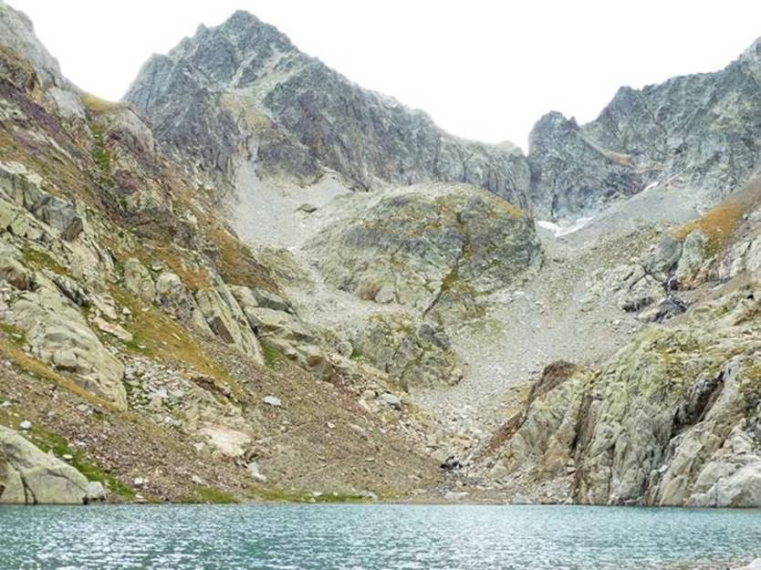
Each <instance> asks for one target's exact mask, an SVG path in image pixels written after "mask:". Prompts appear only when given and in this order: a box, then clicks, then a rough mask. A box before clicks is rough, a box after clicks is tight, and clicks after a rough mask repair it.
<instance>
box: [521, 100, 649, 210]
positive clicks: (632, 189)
mask: <svg viewBox="0 0 761 570" xmlns="http://www.w3.org/2000/svg"><path fill="white" fill-rule="evenodd" d="M529 144H530V155H529V161H530V165H531V188H530V200H531V203H532V205H533V208H534V212H535V214H536V215H539V216H542V217H545V218H558V217H566V216H573V215H579V214H583V213H585V212H590V211H594V210H596V209H599V208H600V207H601V206H603V205H604V204H605V203H606V202H608V201H610V200H612V199H614V198H619V197H628V196H631V195H632V194H635V193H637V192H639V191H640V190H642V188H643V177H642V175H641V174H640V173H639V172H637V171H636V170H635V169H634V168H632V157H631V156H629V155H625V154H620V153H615V152H611V151H608V150H605V149H603V148H601V147H600V146H599V145H598V144H596V143H595V142H594V141H593V140H591V138H590V137H588V136H587V135H586V134H585V132H584V131H583V129H582V128H580V127H579V125H578V124H576V121H575V120H574V119H567V118H565V117H564V116H563V115H561V114H560V113H557V112H552V113H548V114H547V115H545V116H544V117H542V118H541V119H540V120H539V122H537V124H536V125H535V126H534V128H533V130H532V131H531V136H530V138H529Z"/></svg>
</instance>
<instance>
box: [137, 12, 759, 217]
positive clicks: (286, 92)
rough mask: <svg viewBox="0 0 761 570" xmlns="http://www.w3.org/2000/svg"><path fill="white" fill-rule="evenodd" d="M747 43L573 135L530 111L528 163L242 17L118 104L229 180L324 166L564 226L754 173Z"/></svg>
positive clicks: (560, 122)
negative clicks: (473, 190)
mask: <svg viewBox="0 0 761 570" xmlns="http://www.w3.org/2000/svg"><path fill="white" fill-rule="evenodd" d="M760 77H761V44H760V43H756V44H754V45H753V46H751V48H749V49H748V50H747V51H746V52H745V53H744V54H743V55H742V56H741V57H740V58H739V59H738V60H737V61H735V62H734V63H732V64H730V65H729V66H728V67H727V68H725V69H724V70H722V71H718V72H716V73H707V74H698V75H690V76H684V77H677V78H674V79H671V80H669V81H667V82H665V83H662V84H659V85H651V86H648V87H645V88H644V89H640V90H635V89H631V88H629V87H623V88H621V89H620V90H619V91H618V93H617V94H616V96H615V97H614V99H613V100H612V101H611V102H610V104H609V105H608V106H607V107H606V108H605V109H604V110H603V111H602V113H601V114H600V116H599V117H598V118H597V119H596V120H594V121H592V122H590V123H588V124H585V125H582V126H579V125H578V124H577V123H576V122H575V120H573V119H567V118H566V117H564V116H562V115H561V114H559V113H555V112H553V113H549V114H547V115H545V116H544V117H543V118H542V119H541V120H540V121H539V122H538V123H537V124H536V126H535V128H534V130H533V131H532V134H531V137H530V149H529V156H528V159H527V158H526V157H524V156H523V155H522V153H521V152H520V151H519V150H517V149H514V148H508V147H506V146H496V145H485V144H479V143H474V142H469V141H464V140H461V139H458V138H456V137H452V136H450V135H448V134H447V133H445V132H443V131H442V130H441V129H439V128H438V127H436V125H435V124H434V123H433V122H432V121H431V119H430V117H428V116H427V115H425V114H424V113H422V112H420V111H412V110H410V109H407V108H405V107H404V106H403V105H401V104H399V103H398V102H396V101H395V100H393V99H391V98H388V97H385V96H383V95H380V94H377V93H374V92H370V91H367V90H364V89H362V88H360V87H359V86H357V85H355V84H353V83H351V82H350V81H349V80H347V79H346V78H344V77H342V76H341V75H340V74H338V73H336V72H335V71H333V70H331V69H329V68H328V67H326V66H325V65H324V64H323V63H321V62H320V61H318V60H316V59H313V58H311V57H309V56H307V55H305V54H303V53H301V52H299V51H298V50H297V49H296V48H295V47H294V46H293V44H291V42H290V41H289V40H288V38H286V37H285V36H284V35H283V34H281V33H280V32H278V31H277V30H276V29H275V28H273V27H272V26H269V25H267V24H264V23H262V22H261V21H259V20H258V19H257V18H255V17H254V16H251V15H250V14H247V13H245V12H237V13H236V14H234V15H233V16H232V17H231V18H230V19H229V20H228V21H227V22H225V23H224V24H222V25H221V26H219V27H216V28H205V27H201V28H199V30H198V32H197V33H196V35H195V36H193V37H192V38H190V39H186V40H184V41H183V42H181V43H180V44H179V45H178V46H177V47H176V48H175V49H174V50H172V51H171V52H170V53H169V54H168V55H165V56H154V57H153V58H152V59H151V60H149V61H148V62H147V63H146V65H145V66H144V68H143V69H142V71H141V73H140V75H139V76H138V78H137V80H136V81H135V83H134V84H133V85H132V87H131V89H130V91H129V93H128V94H127V97H126V99H127V100H128V101H129V102H131V103H134V104H135V105H136V106H137V107H138V108H140V109H141V110H142V111H143V112H144V113H145V114H146V115H147V116H148V117H149V118H150V120H151V121H152V122H153V124H154V125H155V129H156V133H157V135H158V138H159V140H160V141H161V142H162V143H163V144H164V146H165V147H167V148H169V149H170V150H171V151H172V152H174V153H175V154H176V155H178V156H181V157H182V158H183V159H184V160H185V162H186V164H189V165H190V167H191V168H198V169H200V170H201V171H205V172H207V173H211V174H212V175H213V176H214V177H215V179H216V180H217V181H218V182H223V183H228V184H229V183H230V181H231V180H232V179H233V175H234V170H235V163H236V161H238V160H246V161H253V162H254V163H255V164H256V166H257V172H258V174H259V175H260V176H261V177H269V176H287V177H288V178H290V179H295V180H297V181H299V182H300V183H307V182H311V181H314V180H315V179H317V178H318V177H319V176H320V175H321V174H322V173H323V172H324V171H325V169H330V170H334V171H337V172H340V173H341V174H343V175H344V176H345V177H346V178H347V179H348V180H349V182H350V183H352V184H354V185H355V186H356V187H358V188H364V189H370V188H375V187H378V186H379V185H380V186H382V185H383V184H386V183H392V184H395V185H398V184H414V183H419V182H424V181H432V180H437V181H448V182H466V183H470V184H473V185H476V186H480V187H482V188H486V189H488V190H490V191H492V192H494V193H495V194H497V195H499V196H502V197H504V198H507V199H508V200H510V201H511V202H513V203H514V204H516V205H518V206H521V207H528V206H529V205H530V206H531V208H532V210H533V211H534V212H535V213H536V215H537V216H542V217H546V218H551V219H557V218H576V217H581V216H584V215H588V214H590V213H594V212H596V211H598V210H599V209H600V208H601V207H603V206H604V205H605V204H606V203H608V202H610V201H611V200H615V199H621V198H626V197H629V196H632V195H634V194H637V193H639V192H642V191H644V190H645V189H646V188H648V187H649V186H650V185H652V184H669V185H678V186H685V187H688V188H690V189H691V190H693V191H694V195H695V197H696V200H697V201H699V202H702V203H716V202H717V201H718V200H720V199H721V198H722V197H724V196H726V195H727V194H728V193H729V192H730V191H731V190H733V189H734V188H736V187H737V186H738V185H739V184H741V183H742V182H744V181H745V180H747V179H748V177H749V176H750V174H752V172H753V171H754V170H755V169H756V168H757V166H758V156H759V150H761V149H760V148H759V144H758V142H757V140H758V137H757V136H755V135H754V133H758V132H759V130H760V129H761V120H759V119H758V117H759V116H761V113H759V109H761V90H759V89H758V79H759V78H760Z"/></svg>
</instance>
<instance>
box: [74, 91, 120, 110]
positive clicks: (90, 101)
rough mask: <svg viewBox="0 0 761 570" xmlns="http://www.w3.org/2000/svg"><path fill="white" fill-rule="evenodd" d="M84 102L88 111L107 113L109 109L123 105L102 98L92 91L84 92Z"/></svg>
mask: <svg viewBox="0 0 761 570" xmlns="http://www.w3.org/2000/svg"><path fill="white" fill-rule="evenodd" d="M82 104H83V105H84V106H85V108H86V109H87V110H88V111H90V112H92V113H98V114H100V113H107V112H108V111H114V110H116V109H120V108H121V107H123V105H122V104H121V103H115V102H113V101H106V100H105V99H101V98H100V97H97V96H96V95H93V94H92V93H84V94H82Z"/></svg>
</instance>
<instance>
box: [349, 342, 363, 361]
mask: <svg viewBox="0 0 761 570" xmlns="http://www.w3.org/2000/svg"><path fill="white" fill-rule="evenodd" d="M349 359H350V360H356V361H363V360H364V359H365V353H364V352H362V350H360V349H359V348H357V347H356V346H354V345H352V348H351V354H350V355H349Z"/></svg>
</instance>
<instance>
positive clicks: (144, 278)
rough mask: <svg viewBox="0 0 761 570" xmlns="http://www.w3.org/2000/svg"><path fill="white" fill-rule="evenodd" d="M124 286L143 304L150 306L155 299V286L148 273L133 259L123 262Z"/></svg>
mask: <svg viewBox="0 0 761 570" xmlns="http://www.w3.org/2000/svg"><path fill="white" fill-rule="evenodd" d="M166 285H168V284H166ZM124 286H125V287H126V288H127V290H128V291H130V292H131V293H134V294H135V295H137V297H139V298H140V299H142V300H143V301H144V302H145V303H148V304H152V303H153V301H154V300H155V299H156V284H155V283H154V282H153V278H152V277H151V273H150V271H148V270H147V269H146V268H145V266H144V265H143V264H142V263H140V261H139V260H137V259H135V258H134V257H132V258H130V259H128V260H127V261H125V262H124ZM165 290H166V289H165Z"/></svg>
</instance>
